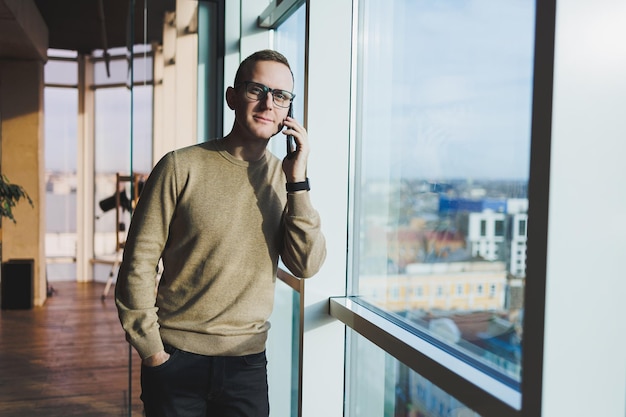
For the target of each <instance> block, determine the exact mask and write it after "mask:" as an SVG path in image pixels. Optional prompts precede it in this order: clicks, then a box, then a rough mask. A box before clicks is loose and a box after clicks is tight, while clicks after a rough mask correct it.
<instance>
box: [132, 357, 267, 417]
mask: <svg viewBox="0 0 626 417" xmlns="http://www.w3.org/2000/svg"><path fill="white" fill-rule="evenodd" d="M166 351H167V352H168V353H170V355H171V356H170V359H169V360H168V361H167V362H165V363H164V364H162V365H159V366H156V367H147V366H142V367H141V400H142V401H143V404H144V410H145V412H146V417H268V416H269V399H268V390H267V359H266V357H265V352H261V353H257V354H253V355H246V356H204V355H197V354H194V353H189V352H185V351H182V350H179V349H175V348H172V347H170V346H166Z"/></svg>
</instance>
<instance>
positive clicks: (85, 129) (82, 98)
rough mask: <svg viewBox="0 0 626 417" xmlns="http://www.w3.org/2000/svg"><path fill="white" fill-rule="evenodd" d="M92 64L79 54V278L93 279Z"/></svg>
mask: <svg viewBox="0 0 626 417" xmlns="http://www.w3.org/2000/svg"><path fill="white" fill-rule="evenodd" d="M93 72H94V71H93V63H92V62H90V61H89V56H87V55H79V56H78V143H77V144H76V148H77V150H78V152H77V155H78V161H77V164H76V166H77V172H76V178H77V180H78V184H77V187H76V203H77V217H78V218H77V219H76V228H77V230H76V233H77V239H76V241H77V242H82V243H81V244H79V245H78V247H77V248H76V278H77V281H82V282H85V281H92V280H93V267H92V265H91V263H90V262H89V260H90V259H91V258H92V257H93V254H94V252H93V233H94V224H93V215H94V193H95V191H94V143H95V138H94V131H95V117H94V116H95V112H94V104H95V92H94V90H93V89H92V88H91V87H92V86H93Z"/></svg>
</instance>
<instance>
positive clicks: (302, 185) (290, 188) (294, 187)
mask: <svg viewBox="0 0 626 417" xmlns="http://www.w3.org/2000/svg"><path fill="white" fill-rule="evenodd" d="M285 188H286V189H287V192H288V193H293V192H296V191H309V190H310V189H311V187H310V186H309V179H308V178H307V179H306V180H304V181H300V182H288V183H287V184H285Z"/></svg>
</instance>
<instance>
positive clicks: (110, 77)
mask: <svg viewBox="0 0 626 417" xmlns="http://www.w3.org/2000/svg"><path fill="white" fill-rule="evenodd" d="M129 81H130V72H129V69H128V61H127V60H126V58H118V57H116V58H112V59H111V60H110V61H109V68H108V72H107V65H106V62H105V61H104V60H98V61H97V62H96V63H94V83H95V84H96V86H102V85H107V84H126V83H128V82H129Z"/></svg>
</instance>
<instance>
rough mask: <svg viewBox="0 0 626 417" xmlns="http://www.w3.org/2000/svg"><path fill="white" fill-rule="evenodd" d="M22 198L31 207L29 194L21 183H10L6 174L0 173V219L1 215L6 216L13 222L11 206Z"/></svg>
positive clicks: (31, 202) (31, 201)
mask: <svg viewBox="0 0 626 417" xmlns="http://www.w3.org/2000/svg"><path fill="white" fill-rule="evenodd" d="M22 198H25V199H26V200H27V201H28V203H29V204H30V205H31V207H32V206H33V200H31V198H30V196H29V195H28V193H27V192H26V190H24V188H23V187H22V186H21V185H17V184H11V182H10V181H9V179H8V178H7V177H6V175H4V174H0V221H1V219H2V218H3V217H8V218H9V219H11V221H12V222H13V223H15V217H13V207H15V205H16V204H17V203H18V202H19V201H20V199H22ZM0 227H1V223H0Z"/></svg>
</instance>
